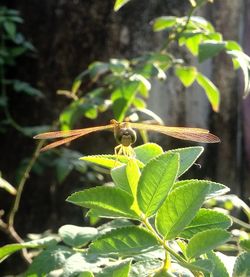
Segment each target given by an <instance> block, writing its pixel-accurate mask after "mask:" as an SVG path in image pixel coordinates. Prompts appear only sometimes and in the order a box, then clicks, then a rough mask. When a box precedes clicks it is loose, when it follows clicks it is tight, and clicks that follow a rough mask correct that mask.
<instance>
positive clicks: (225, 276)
mask: <svg viewBox="0 0 250 277" xmlns="http://www.w3.org/2000/svg"><path fill="white" fill-rule="evenodd" d="M206 255H207V257H208V259H209V260H211V261H212V262H213V264H214V269H213V270H212V272H211V273H212V276H213V277H230V275H229V273H228V271H227V269H226V267H225V265H224V263H223V262H222V261H221V259H220V258H219V256H218V255H217V254H216V253H215V252H213V251H210V252H208V253H207V254H206Z"/></svg>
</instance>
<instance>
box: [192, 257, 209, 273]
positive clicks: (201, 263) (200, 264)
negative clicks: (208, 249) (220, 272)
mask: <svg viewBox="0 0 250 277" xmlns="http://www.w3.org/2000/svg"><path fill="white" fill-rule="evenodd" d="M191 265H194V266H196V268H199V270H200V271H203V272H205V273H210V272H211V271H213V269H214V264H213V262H212V261H210V260H208V259H206V260H196V261H194V262H192V263H191Z"/></svg>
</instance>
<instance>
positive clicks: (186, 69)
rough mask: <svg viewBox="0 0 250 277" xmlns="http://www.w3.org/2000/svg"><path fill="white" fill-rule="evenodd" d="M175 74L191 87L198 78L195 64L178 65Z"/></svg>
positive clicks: (186, 85)
mask: <svg viewBox="0 0 250 277" xmlns="http://www.w3.org/2000/svg"><path fill="white" fill-rule="evenodd" d="M175 74H176V76H177V77H178V78H179V79H180V81H181V82H182V84H183V85H184V86H185V87H189V86H191V85H192V84H193V82H194V81H195V79H196V76H197V69H196V67H193V66H183V67H177V68H176V69H175Z"/></svg>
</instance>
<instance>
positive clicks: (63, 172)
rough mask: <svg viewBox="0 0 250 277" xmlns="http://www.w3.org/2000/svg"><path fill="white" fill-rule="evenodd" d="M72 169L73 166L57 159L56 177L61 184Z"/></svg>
mask: <svg viewBox="0 0 250 277" xmlns="http://www.w3.org/2000/svg"><path fill="white" fill-rule="evenodd" d="M72 169H73V165H72V164H70V163H69V162H68V161H66V160H65V159H58V160H57V162H56V177H57V180H58V182H59V183H60V184H61V183H62V182H63V181H64V180H65V179H66V177H67V176H68V175H69V174H70V172H71V171H72Z"/></svg>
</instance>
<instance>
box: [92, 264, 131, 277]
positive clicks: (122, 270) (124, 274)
mask: <svg viewBox="0 0 250 277" xmlns="http://www.w3.org/2000/svg"><path fill="white" fill-rule="evenodd" d="M131 262H132V261H131V260H120V261H117V262H115V263H113V264H112V265H111V266H106V267H105V268H104V269H103V270H102V271H101V272H98V273H97V274H96V277H116V276H117V277H118V276H119V277H128V276H129V272H130V268H131Z"/></svg>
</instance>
